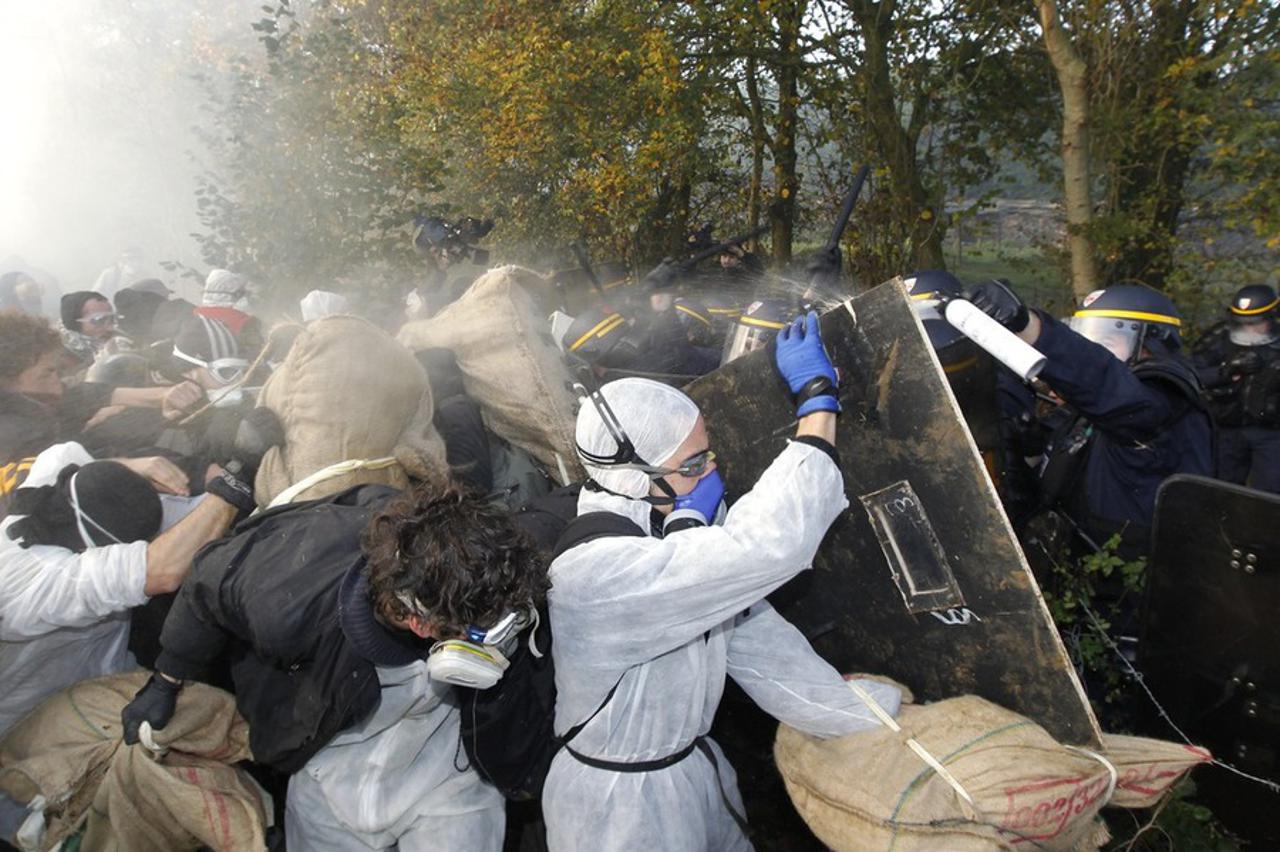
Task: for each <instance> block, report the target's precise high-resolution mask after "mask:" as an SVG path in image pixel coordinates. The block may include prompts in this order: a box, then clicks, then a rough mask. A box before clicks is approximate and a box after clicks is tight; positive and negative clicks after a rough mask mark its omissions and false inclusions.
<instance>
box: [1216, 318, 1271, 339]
mask: <svg viewBox="0 0 1280 852" xmlns="http://www.w3.org/2000/svg"><path fill="white" fill-rule="evenodd" d="M1227 336H1228V337H1229V338H1230V339H1231V342H1232V343H1234V344H1236V345H1237V346H1266V345H1267V344H1268V343H1271V342H1272V341H1274V340H1275V339H1276V321H1275V319H1274V318H1273V317H1271V316H1270V315H1268V314H1263V315H1262V316H1257V317H1241V316H1235V315H1232V317H1231V327H1230V328H1229V329H1228V330H1227Z"/></svg>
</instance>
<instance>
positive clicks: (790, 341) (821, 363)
mask: <svg viewBox="0 0 1280 852" xmlns="http://www.w3.org/2000/svg"><path fill="white" fill-rule="evenodd" d="M774 362H775V363H776V364H777V367H778V372H779V373H780V374H781V375H782V378H783V379H784V380H785V381H786V383H787V387H789V388H791V393H792V394H799V393H800V392H801V391H803V390H804V389H805V387H806V386H808V385H809V383H810V382H812V381H813V380H814V379H817V378H825V379H827V380H828V381H829V382H830V383H831V388H832V389H835V388H836V387H837V386H838V382H839V379H838V377H837V376H836V368H835V367H834V366H833V365H832V363H831V359H830V358H829V357H828V356H827V350H826V349H824V348H823V346H822V336H821V335H820V334H819V333H818V315H817V314H816V313H814V312H813V311H810V312H809V313H808V314H807V315H806V316H802V317H797V318H796V320H795V322H793V323H791V324H790V325H789V326H787V327H786V328H784V329H782V330H781V331H779V332H778V341H777V351H776V353H775V354H774ZM839 410H840V403H839V402H838V401H837V400H836V398H835V397H834V396H830V395H821V396H815V397H812V398H810V399H805V400H800V407H799V408H797V409H796V416H797V417H804V416H805V415H806V414H813V413H814V412H815V411H837V412H838V411H839Z"/></svg>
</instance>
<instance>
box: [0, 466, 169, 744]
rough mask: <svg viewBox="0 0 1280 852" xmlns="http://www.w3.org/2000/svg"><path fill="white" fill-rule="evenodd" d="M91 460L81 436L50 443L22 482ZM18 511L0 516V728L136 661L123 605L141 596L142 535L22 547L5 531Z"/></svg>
mask: <svg viewBox="0 0 1280 852" xmlns="http://www.w3.org/2000/svg"><path fill="white" fill-rule="evenodd" d="M91 461H93V457H92V456H90V455H89V453H88V452H86V451H85V449H84V447H81V446H80V445H79V444H76V443H66V444H55V445H53V446H52V447H49V448H48V449H47V450H45V451H44V452H42V453H40V455H38V456H36V460H35V462H34V463H33V464H32V465H31V471H30V472H29V474H28V475H27V480H26V482H25V483H23V487H26V488H35V487H38V486H42V485H53V484H54V483H55V482H56V481H57V479H58V473H59V472H61V471H62V469H63V468H65V467H66V466H67V465H71V464H79V465H85V464H88V463H89V462H91ZM18 517H20V516H16V515H11V516H9V517H8V518H5V519H4V521H3V523H0V685H3V687H2V688H3V697H2V698H0V733H3V732H4V731H6V730H8V729H9V727H10V726H12V725H13V723H14V722H17V721H18V720H19V719H21V718H22V717H23V716H25V715H27V713H29V712H31V711H32V710H33V709H35V707H36V706H37V705H38V704H39V703H40V702H41V701H43V700H44V699H46V698H48V697H49V696H50V695H52V694H53V693H55V692H57V691H58V690H60V689H63V688H65V687H68V686H70V685H71V684H73V683H76V682H77V681H81V680H85V679H87V678H94V677H101V676H102V675H108V674H115V673H117V672H122V671H128V670H130V669H134V668H136V667H137V663H136V662H135V661H134V659H133V655H132V654H131V653H129V647H128V645H129V609H130V608H131V607H135V606H140V605H141V604H144V603H146V602H147V596H146V594H145V593H144V592H143V587H144V586H145V585H146V581H147V543H146V542H145V541H135V542H132V543H130V544H112V545H108V546H106V547H93V548H89V549H88V550H85V551H84V552H82V553H76V552H75V551H72V550H67V549H66V548H63V547H53V546H51V545H42V544H37V545H33V546H31V547H28V548H23V547H21V546H20V545H19V544H18V542H16V541H14V540H13V539H11V538H9V527H10V526H12V525H13V523H14V522H15V521H16V520H17V519H18Z"/></svg>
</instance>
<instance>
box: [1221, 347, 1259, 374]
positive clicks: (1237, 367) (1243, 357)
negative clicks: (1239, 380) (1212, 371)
mask: <svg viewBox="0 0 1280 852" xmlns="http://www.w3.org/2000/svg"><path fill="white" fill-rule="evenodd" d="M1261 369H1262V356H1261V355H1259V354H1258V353H1257V352H1241V353H1240V354H1239V355H1237V356H1236V357H1234V358H1232V359H1231V360H1230V361H1228V362H1227V375H1229V376H1251V375H1253V374H1254V373H1256V372H1258V371H1259V370H1261Z"/></svg>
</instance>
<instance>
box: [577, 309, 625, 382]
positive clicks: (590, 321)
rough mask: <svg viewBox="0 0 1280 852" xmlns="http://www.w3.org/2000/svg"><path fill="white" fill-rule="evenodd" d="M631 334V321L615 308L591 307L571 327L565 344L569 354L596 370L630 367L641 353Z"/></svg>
mask: <svg viewBox="0 0 1280 852" xmlns="http://www.w3.org/2000/svg"><path fill="white" fill-rule="evenodd" d="M630 331H631V324H630V323H629V322H628V321H627V318H626V317H624V316H623V315H622V314H620V313H618V312H617V311H615V310H614V309H613V308H610V307H607V306H603V307H598V308H588V309H587V310H585V311H583V312H582V313H580V314H578V316H577V317H576V318H575V319H574V321H573V322H572V323H571V324H570V325H569V328H568V330H567V331H565V333H564V337H563V338H562V343H563V344H564V351H565V352H566V353H567V354H569V355H570V356H572V357H574V358H577V359H578V360H580V361H584V362H586V363H587V364H590V365H591V366H593V367H604V368H617V367H627V366H630V365H631V364H632V362H634V360H635V357H636V355H637V354H638V347H637V346H636V345H635V342H634V340H633V339H632V338H631V335H630V334H629V332H630Z"/></svg>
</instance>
